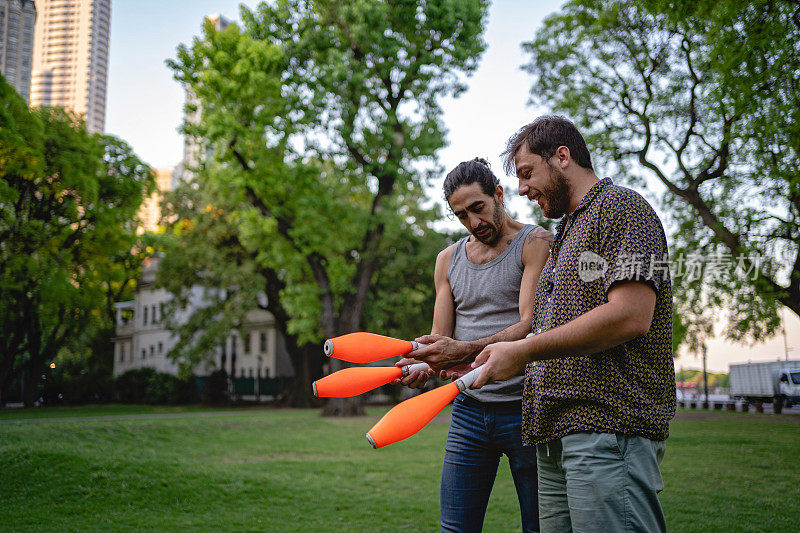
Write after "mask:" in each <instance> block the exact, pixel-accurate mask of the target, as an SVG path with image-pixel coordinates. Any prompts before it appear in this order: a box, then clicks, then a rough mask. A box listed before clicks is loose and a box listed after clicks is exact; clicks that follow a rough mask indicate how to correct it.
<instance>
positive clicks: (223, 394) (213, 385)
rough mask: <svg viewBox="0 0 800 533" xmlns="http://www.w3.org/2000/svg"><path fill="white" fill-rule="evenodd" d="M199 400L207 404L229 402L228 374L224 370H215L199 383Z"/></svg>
mask: <svg viewBox="0 0 800 533" xmlns="http://www.w3.org/2000/svg"><path fill="white" fill-rule="evenodd" d="M200 383H201V384H200V400H201V401H202V402H203V403H207V404H212V405H215V404H221V403H225V402H227V401H228V400H229V397H228V373H227V372H225V371H224V370H215V371H214V372H211V373H210V374H209V375H208V376H206V377H204V378H202V379H201V382H200Z"/></svg>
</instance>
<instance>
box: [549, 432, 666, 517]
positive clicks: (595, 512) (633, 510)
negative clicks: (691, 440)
mask: <svg viewBox="0 0 800 533" xmlns="http://www.w3.org/2000/svg"><path fill="white" fill-rule="evenodd" d="M664 448H665V445H664V442H659V441H652V440H649V439H646V438H644V437H626V436H624V435H617V434H614V433H573V434H570V435H567V436H565V437H562V438H561V439H557V440H554V441H552V442H549V443H547V444H541V445H538V446H537V447H536V455H537V467H538V471H539V526H540V528H541V531H542V533H562V532H568V531H574V532H576V533H584V532H598V533H599V532H603V533H616V532H618V531H620V532H627V531H643V532H659V531H666V523H665V521H664V513H663V511H662V510H661V503H660V502H659V501H658V496H657V493H658V492H660V491H661V490H662V489H663V488H664V482H663V480H662V479H661V472H660V471H659V468H658V465H659V464H660V463H661V459H662V458H663V457H664Z"/></svg>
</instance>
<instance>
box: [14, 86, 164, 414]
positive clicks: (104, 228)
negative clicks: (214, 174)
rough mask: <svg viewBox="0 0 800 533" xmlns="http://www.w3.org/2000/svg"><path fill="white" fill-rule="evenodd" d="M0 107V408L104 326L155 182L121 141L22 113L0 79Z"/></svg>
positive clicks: (61, 114)
mask: <svg viewBox="0 0 800 533" xmlns="http://www.w3.org/2000/svg"><path fill="white" fill-rule="evenodd" d="M0 102H2V106H0V175H1V176H2V181H0V316H2V317H3V320H2V323H0V328H2V329H0V338H1V339H2V340H1V341H0V342H2V359H0V404H4V403H5V401H6V398H7V397H8V393H9V386H10V383H11V380H12V379H14V377H15V376H19V375H20V374H21V376H22V380H23V383H24V391H25V393H24V396H23V400H24V402H25V404H26V405H32V404H33V402H34V401H35V399H36V397H37V390H38V384H39V382H40V375H41V374H42V371H43V370H44V368H45V366H46V364H47V363H48V362H49V361H52V360H53V359H55V357H56V355H57V353H58V352H59V350H61V349H63V348H65V347H68V346H72V347H75V344H76V343H78V342H79V340H82V341H85V340H86V338H87V337H86V336H85V332H88V331H92V330H93V328H95V327H97V325H98V324H99V323H101V322H103V321H106V322H107V321H108V319H109V317H108V314H107V312H106V301H107V300H108V299H109V294H110V293H111V292H113V291H117V290H119V289H120V288H121V287H124V286H125V283H123V282H122V281H121V279H120V275H121V276H122V277H125V273H124V272H122V274H120V273H121V270H120V269H121V268H122V267H120V266H119V265H116V264H115V263H114V258H115V257H116V256H117V255H118V254H120V253H124V252H126V251H127V252H128V253H129V251H130V249H131V245H132V243H133V242H134V240H135V213H136V210H137V209H138V207H139V205H140V204H141V201H142V198H143V195H144V194H145V193H146V192H149V191H150V190H151V188H152V187H153V186H154V179H153V176H152V172H151V170H150V168H149V167H147V166H146V165H144V164H143V163H142V162H141V161H139V159H138V158H137V157H136V156H135V155H134V154H133V152H132V151H131V149H130V148H129V147H128V146H127V145H126V144H125V143H124V142H122V141H120V140H119V139H115V138H113V137H109V136H100V135H92V134H89V133H88V132H87V130H86V126H85V124H84V123H83V121H82V120H80V119H79V118H78V117H77V116H75V115H73V114H70V113H68V112H66V111H64V110H62V109H58V108H39V109H36V110H33V111H29V110H28V107H27V105H26V104H25V102H24V101H23V100H22V99H21V98H20V97H19V96H18V95H17V94H16V93H15V91H14V89H13V88H12V87H11V86H9V85H8V84H7V83H6V82H5V80H2V78H0ZM112 273H113V275H112ZM128 276H129V277H130V273H128Z"/></svg>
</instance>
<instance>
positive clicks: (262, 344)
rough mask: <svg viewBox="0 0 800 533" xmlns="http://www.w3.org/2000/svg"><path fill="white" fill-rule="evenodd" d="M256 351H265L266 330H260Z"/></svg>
mask: <svg viewBox="0 0 800 533" xmlns="http://www.w3.org/2000/svg"><path fill="white" fill-rule="evenodd" d="M258 351H259V352H261V353H265V352H266V351H267V332H266V331H262V332H261V334H260V335H259V339H258Z"/></svg>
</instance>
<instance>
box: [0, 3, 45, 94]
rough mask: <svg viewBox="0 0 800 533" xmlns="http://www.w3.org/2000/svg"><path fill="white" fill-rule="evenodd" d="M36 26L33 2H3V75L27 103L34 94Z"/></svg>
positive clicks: (0, 49) (0, 20)
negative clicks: (32, 81) (32, 76)
mask: <svg viewBox="0 0 800 533" xmlns="http://www.w3.org/2000/svg"><path fill="white" fill-rule="evenodd" d="M35 23H36V4H35V3H34V1H33V0H0V74H2V75H3V77H4V78H5V80H6V82H8V83H9V84H10V85H11V86H12V87H14V89H16V90H17V92H18V93H19V95H20V96H22V97H23V98H24V99H25V101H26V102H29V101H30V94H31V70H32V69H31V67H32V64H33V34H34V27H35Z"/></svg>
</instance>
